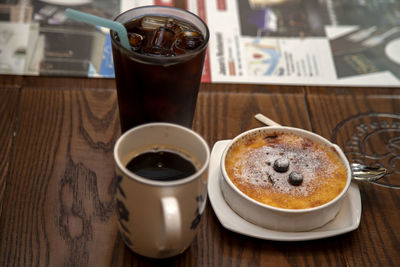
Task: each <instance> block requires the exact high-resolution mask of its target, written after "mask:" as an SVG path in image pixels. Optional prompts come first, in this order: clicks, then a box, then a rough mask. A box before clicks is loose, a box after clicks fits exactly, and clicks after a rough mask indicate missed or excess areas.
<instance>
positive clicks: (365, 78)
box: [188, 0, 400, 87]
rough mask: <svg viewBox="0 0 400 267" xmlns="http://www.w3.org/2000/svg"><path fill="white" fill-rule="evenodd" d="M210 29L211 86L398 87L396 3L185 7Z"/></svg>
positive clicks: (328, 0) (220, 0) (294, 1)
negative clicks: (226, 83) (235, 84)
mask: <svg viewBox="0 0 400 267" xmlns="http://www.w3.org/2000/svg"><path fill="white" fill-rule="evenodd" d="M188 7H189V9H190V10H192V11H194V12H195V13H197V14H200V15H201V16H202V17H203V19H204V20H206V21H207V24H208V26H209V29H210V43H209V54H210V57H209V64H210V66H209V69H210V70H211V73H210V75H209V77H208V80H209V81H211V82H239V83H261V84H269V83H275V84H299V85H304V84H305V85H346V86H388V87H398V86H399V85H400V3H399V2H398V1H396V2H394V1H389V0H388V1H379V3H378V2H377V1H372V0H370V1H355V0H354V1H344V0H343V1H339V0H335V1H333V0H282V1H280V0H235V1H228V0H216V1H205V0H190V1H189V4H188Z"/></svg>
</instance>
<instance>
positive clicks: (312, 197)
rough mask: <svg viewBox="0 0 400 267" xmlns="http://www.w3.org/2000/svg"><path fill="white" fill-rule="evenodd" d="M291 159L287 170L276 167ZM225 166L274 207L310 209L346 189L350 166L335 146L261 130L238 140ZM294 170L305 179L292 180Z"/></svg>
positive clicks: (242, 185) (235, 181)
mask: <svg viewBox="0 0 400 267" xmlns="http://www.w3.org/2000/svg"><path fill="white" fill-rule="evenodd" d="M279 158H286V159H288V160H289V169H288V170H287V171H286V172H282V173H281V172H277V171H275V170H274V168H273V165H274V161H275V160H277V159H279ZM225 168H226V171H227V174H228V176H229V178H230V179H231V181H232V182H233V184H234V185H235V186H236V187H237V188H238V189H239V190H241V191H242V192H243V193H245V194H246V195H248V196H249V197H251V198H252V199H255V200H257V201H259V202H262V203H264V204H267V205H271V206H274V207H279V208H285V209H306V208H312V207H316V206H320V205H323V204H325V203H327V202H329V201H331V200H332V199H334V198H335V197H336V196H338V195H339V194H340V193H341V192H342V190H343V189H344V187H345V185H346V181H347V177H346V168H345V166H344V164H343V163H342V162H341V160H340V157H339V155H338V154H337V152H336V151H335V150H334V149H333V148H329V147H325V146H323V145H320V144H317V143H315V142H313V141H311V140H310V139H307V138H303V137H299V136H297V135H293V134H288V133H279V132H277V133H274V134H272V135H268V136H267V135H263V134H261V133H259V134H257V135H254V136H250V137H249V138H246V139H245V140H242V141H240V142H237V143H235V144H234V145H233V146H232V147H231V148H230V150H229V151H228V153H227V156H226V159H225ZM293 171H296V172H299V173H301V174H302V175H303V182H302V183H301V184H300V185H297V186H294V185H291V184H290V183H289V182H288V178H289V174H290V173H291V172H293Z"/></svg>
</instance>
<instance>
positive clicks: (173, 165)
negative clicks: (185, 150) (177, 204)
mask: <svg viewBox="0 0 400 267" xmlns="http://www.w3.org/2000/svg"><path fill="white" fill-rule="evenodd" d="M126 168H127V169H128V170H130V171H131V172H133V173H134V174H136V175H139V176H141V177H144V178H147V179H151V180H156V181H173V180H179V179H183V178H186V177H188V176H190V175H192V174H194V173H195V172H196V168H195V166H194V164H193V163H192V162H191V161H190V160H188V159H186V158H184V157H182V156H181V155H179V154H177V153H174V152H171V151H165V150H161V151H147V152H144V153H142V154H140V155H138V156H136V157H134V158H133V159H131V160H130V161H129V163H128V164H127V165H126Z"/></svg>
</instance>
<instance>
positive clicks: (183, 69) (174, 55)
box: [110, 6, 209, 132]
mask: <svg viewBox="0 0 400 267" xmlns="http://www.w3.org/2000/svg"><path fill="white" fill-rule="evenodd" d="M115 20H116V21H118V22H120V23H122V24H124V25H125V27H126V29H127V31H128V39H129V42H130V49H126V48H124V47H123V46H121V44H120V42H119V38H118V35H117V34H116V33H115V32H113V31H111V32H110V34H111V40H112V50H113V59H114V70H115V78H116V84H117V91H118V105H119V112H120V120H121V130H122V132H125V131H127V130H128V129H130V128H132V127H134V126H137V125H139V124H143V123H148V122H171V123H176V124H180V125H183V126H186V127H189V128H191V126H192V121H193V115H194V111H195V107H196V100H197V94H198V90H199V86H200V80H201V76H202V70H203V64H204V58H205V54H206V48H207V44H208V39H209V31H208V28H207V25H206V24H205V23H204V22H203V21H202V20H201V19H200V18H199V17H198V16H196V15H194V14H192V13H190V12H188V11H186V10H182V9H178V8H173V7H163V6H145V7H139V8H134V9H131V10H128V11H126V12H124V13H122V14H120V15H119V16H118V17H117V18H116V19H115Z"/></svg>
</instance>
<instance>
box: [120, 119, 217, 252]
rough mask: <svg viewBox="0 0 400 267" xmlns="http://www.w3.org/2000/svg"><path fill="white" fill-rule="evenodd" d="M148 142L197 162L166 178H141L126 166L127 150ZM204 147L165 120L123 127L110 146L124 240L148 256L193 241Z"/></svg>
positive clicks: (203, 182) (203, 194)
mask: <svg viewBox="0 0 400 267" xmlns="http://www.w3.org/2000/svg"><path fill="white" fill-rule="evenodd" d="M152 145H161V146H167V147H172V148H176V149H177V150H178V151H183V152H186V153H188V154H189V155H190V156H193V157H194V158H196V159H197V160H198V162H199V168H197V171H196V172H195V173H194V174H193V175H190V176H188V177H186V178H182V179H179V180H172V181H156V180H151V179H147V178H144V177H141V176H138V175H135V174H134V173H133V172H131V171H129V170H128V169H127V168H126V164H127V163H128V161H129V160H131V159H132V157H133V156H132V153H133V152H134V151H139V150H141V149H142V148H146V147H149V146H152ZM209 159H210V151H209V148H208V145H207V143H206V141H205V140H204V139H203V138H202V137H201V136H200V135H199V134H197V133H195V132H194V131H192V130H190V129H188V128H185V127H182V126H179V125H176V124H170V123H149V124H144V125H141V126H138V127H135V128H133V129H131V130H129V131H127V132H125V133H124V134H123V135H122V136H121V137H120V138H119V139H118V140H117V142H116V144H115V147H114V160H115V163H116V173H117V177H118V189H117V194H116V197H115V198H116V205H117V209H118V216H119V228H120V232H121V236H122V238H123V239H124V241H125V243H126V244H127V245H128V246H129V247H130V248H131V249H132V250H133V251H135V252H136V253H138V254H141V255H143V256H146V257H151V258H167V257H172V256H175V255H178V254H180V253H181V252H183V251H184V250H185V249H186V248H188V247H189V246H190V244H191V242H192V241H193V239H194V237H195V235H196V232H197V228H198V224H199V222H200V219H201V215H202V214H203V211H204V208H205V204H206V199H207V169H208V164H209Z"/></svg>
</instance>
